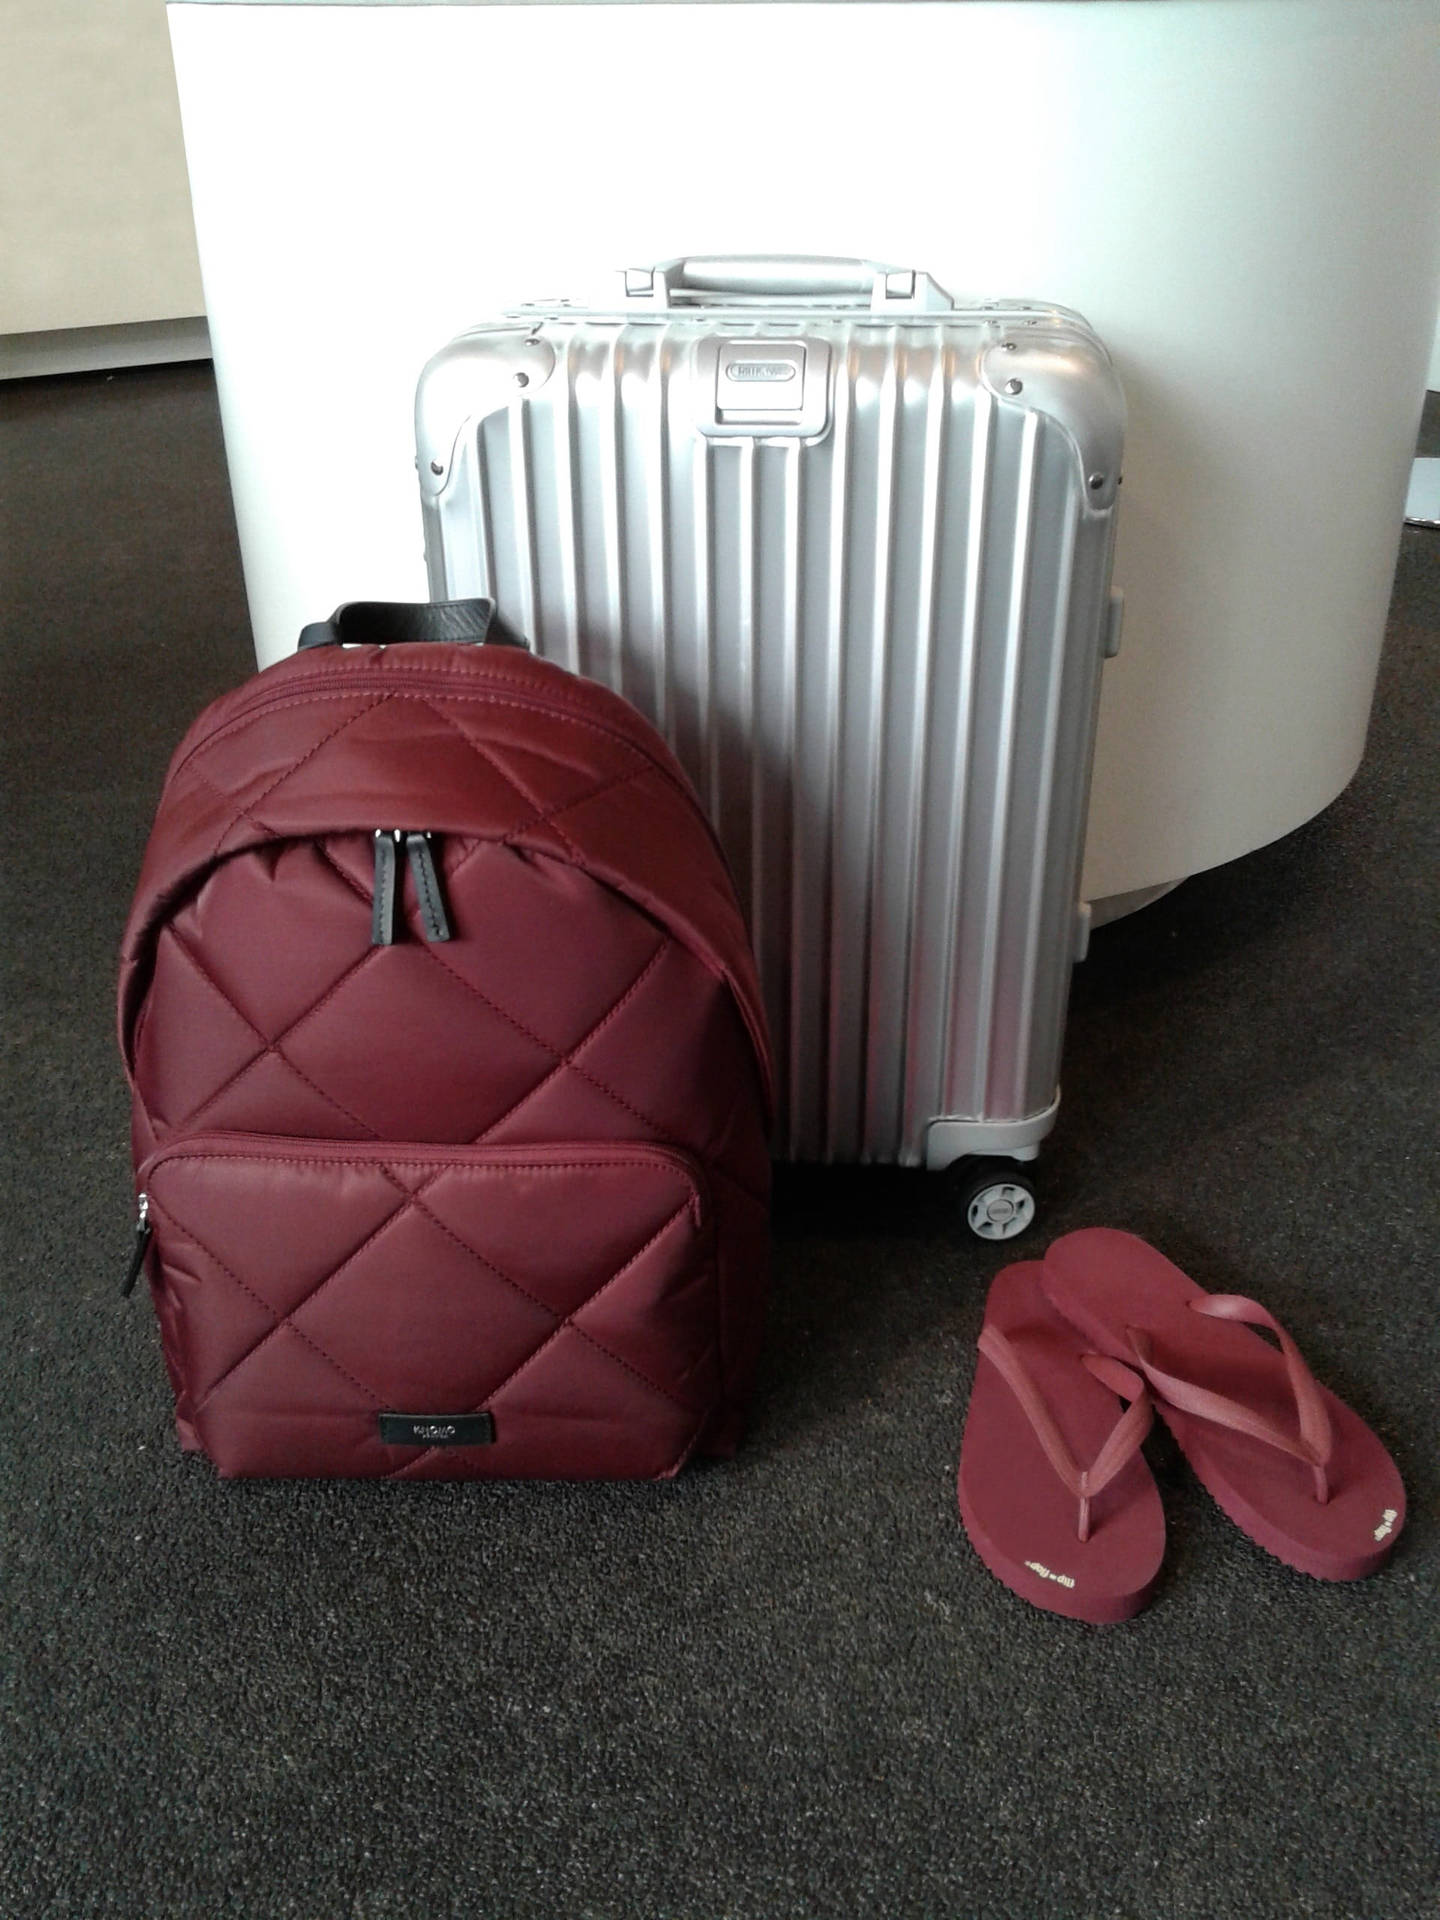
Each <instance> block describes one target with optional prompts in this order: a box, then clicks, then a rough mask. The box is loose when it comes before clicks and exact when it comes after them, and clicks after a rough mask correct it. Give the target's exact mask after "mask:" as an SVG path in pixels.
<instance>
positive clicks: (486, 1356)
mask: <svg viewBox="0 0 1440 1920" xmlns="http://www.w3.org/2000/svg"><path fill="white" fill-rule="evenodd" d="M141 1185H142V1187H143V1189H144V1193H145V1197H146V1217H147V1223H148V1225H149V1226H150V1227H151V1228H152V1229H153V1232H154V1242H153V1251H152V1256H151V1257H152V1260H153V1261H154V1262H155V1268H154V1271H155V1285H156V1291H157V1296H158V1297H157V1306H158V1307H159V1310H160V1314H161V1320H162V1325H163V1326H164V1328H165V1336H166V1350H167V1357H168V1359H169V1362H170V1367H171V1373H172V1378H173V1379H174V1380H175V1382H176V1388H177V1407H178V1411H179V1413H180V1416H181V1424H182V1430H184V1428H186V1427H188V1428H189V1429H190V1430H191V1431H192V1432H193V1434H194V1436H195V1438H196V1439H197V1440H198V1443H199V1445H200V1446H201V1447H203V1449H204V1451H205V1452H206V1453H207V1454H208V1455H209V1456H210V1458H211V1459H212V1460H213V1461H214V1462H215V1464H216V1466H217V1467H218V1468H219V1469H220V1471H221V1473H222V1474H227V1475H232V1474H233V1475H262V1476H269V1477H290V1476H295V1475H325V1476H335V1475H342V1476H357V1475H362V1476H376V1477H388V1478H393V1479H402V1480H403V1479H441V1478H497V1479H500V1478H511V1477H538V1478H551V1479H595V1478H617V1479H619V1478H624V1479H629V1478H654V1477H659V1476H664V1475H668V1474H671V1473H674V1472H676V1471H677V1470H678V1468H679V1467H680V1466H681V1465H682V1464H683V1463H684V1461H685V1459H686V1458H687V1457H688V1455H689V1453H690V1451H691V1450H692V1448H693V1447H694V1445H695V1443H696V1441H697V1440H698V1439H699V1437H700V1434H701V1432H702V1430H703V1428H704V1427H705V1425H706V1422H707V1421H708V1419H709V1418H710V1416H711V1415H712V1413H713V1412H714V1410H715V1407H716V1405H717V1402H718V1400H719V1397H720V1366H719V1351H718V1315H719V1304H718V1297H717V1288H716V1279H715V1261H714V1249H713V1236H712V1229H711V1223H710V1218H709V1209H708V1206H707V1203H706V1197H705V1191H704V1186H703V1179H702V1175H701V1173H700V1171H699V1169H698V1167H697V1166H696V1165H695V1163H694V1162H693V1161H691V1160H690V1159H688V1158H687V1157H686V1156H685V1155H683V1154H680V1153H676V1152H672V1151H670V1150H669V1149H666V1148H663V1147H652V1146H648V1145H644V1144H635V1145H628V1144H624V1145H604V1146H596V1145H594V1144H585V1143H581V1144H574V1145H554V1144H548V1145H546V1146H544V1147H503V1148H490V1147H461V1146H434V1145H429V1144H422V1143H415V1142H395V1143H375V1142H369V1141H338V1140H311V1139H291V1138H283V1137H280V1136H266V1135H250V1134H244V1135H241V1134H229V1135H225V1134H210V1135H204V1134H199V1135H194V1136H191V1137H190V1138H188V1139H183V1140H180V1141H177V1142H176V1143H174V1144H173V1145H170V1146H166V1147H164V1148H162V1149H161V1150H160V1151H159V1152H158V1153H156V1154H154V1155H153V1156H152V1157H151V1159H150V1160H149V1161H148V1162H147V1163H146V1165H145V1167H144V1168H142V1170H141Z"/></svg>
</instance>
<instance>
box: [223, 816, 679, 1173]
mask: <svg viewBox="0 0 1440 1920" xmlns="http://www.w3.org/2000/svg"><path fill="white" fill-rule="evenodd" d="M483 844H485V845H491V844H493V843H492V842H489V841H487V842H484V843H483ZM315 846H316V848H317V850H318V851H319V852H320V853H321V855H322V857H323V858H324V859H325V861H326V863H327V865H328V866H329V867H330V869H331V871H332V872H333V873H336V874H338V875H339V877H340V878H341V879H342V880H343V881H344V882H345V883H346V885H347V886H349V887H351V888H352V889H353V890H354V892H355V893H356V895H357V897H359V898H362V899H363V898H364V896H363V894H362V893H361V891H360V889H359V888H358V887H357V886H356V885H355V880H354V878H353V876H352V875H350V874H348V873H346V872H345V870H344V868H343V867H341V866H339V865H338V864H337V863H336V862H335V861H334V860H333V859H331V858H330V856H329V855H328V854H327V853H326V852H325V849H324V847H323V845H322V844H321V842H319V841H318V840H317V841H316V842H315ZM477 851H478V847H472V848H471V849H470V852H469V853H467V854H466V856H465V858H466V859H467V860H468V859H469V858H470V857H471V854H473V853H475V852H477ZM463 864H464V862H463V861H462V862H457V863H456V866H455V867H454V868H453V869H449V868H447V870H446V872H447V878H450V879H453V878H454V875H455V873H457V872H458V871H459V868H460V866H461V865H463ZM674 944H675V942H674V938H673V936H672V935H670V934H663V935H662V936H661V940H660V944H659V946H658V947H656V949H655V951H654V952H653V953H652V954H651V956H650V958H649V959H648V960H647V961H646V962H645V965H644V966H643V967H642V968H641V969H640V971H639V973H638V974H636V976H635V978H634V979H633V980H632V981H631V982H630V984H629V986H627V987H625V988H623V989H622V990H621V992H620V994H619V996H618V997H617V998H616V999H615V1000H614V1001H612V1003H611V1004H610V1006H609V1007H608V1008H606V1010H605V1011H604V1012H603V1013H601V1014H600V1015H599V1016H598V1018H597V1019H595V1020H594V1021H593V1022H592V1023H591V1025H590V1026H589V1027H588V1028H587V1029H586V1031H585V1032H584V1033H583V1034H581V1036H580V1037H579V1039H578V1040H575V1041H573V1042H572V1043H571V1045H570V1046H569V1047H568V1048H564V1047H558V1046H556V1044H555V1043H554V1041H552V1040H547V1039H545V1038H544V1036H543V1035H541V1034H538V1033H536V1032H534V1030H533V1029H532V1028H530V1027H529V1026H527V1025H526V1023H525V1022H524V1021H523V1020H521V1019H519V1018H518V1017H517V1016H516V1015H515V1014H513V1013H511V1012H510V1011H509V1009H508V1008H506V1007H505V1006H503V1005H502V1004H501V1003H500V1002H499V1001H498V1000H492V999H491V997H490V996H489V994H487V993H486V992H485V991H484V990H483V988H481V987H478V986H476V984H475V982H474V981H473V980H470V979H467V978H466V976H465V975H464V974H462V973H460V972H459V971H457V969H456V968H454V967H452V966H450V965H449V964H448V963H447V961H446V960H445V958H444V956H443V954H441V953H440V952H438V951H437V949H436V947H435V946H434V944H433V943H431V942H428V941H427V942H426V943H425V944H424V947H423V952H424V954H425V957H426V958H427V959H428V960H429V961H430V962H431V964H432V965H433V966H437V967H439V968H440V969H441V971H442V972H444V973H445V974H447V975H448V976H449V978H450V979H452V980H454V981H456V982H457V983H458V984H459V985H460V986H462V987H465V988H468V990H469V991H470V992H471V993H473V994H474V995H475V997H476V998H477V999H478V1000H479V1001H480V1003H481V1004H482V1006H485V1007H488V1008H489V1009H490V1011H491V1012H492V1013H494V1014H498V1015H499V1017H500V1018H501V1019H502V1020H504V1021H506V1022H507V1023H508V1024H509V1025H510V1026H512V1027H514V1028H515V1030H516V1032H517V1033H520V1034H523V1035H524V1037H525V1038H526V1039H527V1040H533V1041H534V1043H535V1045H536V1046H537V1047H540V1048H542V1049H543V1051H544V1052H546V1053H548V1054H550V1055H551V1056H552V1057H553V1058H554V1061H555V1064H554V1066H553V1067H552V1068H551V1069H550V1071H549V1072H548V1073H546V1074H545V1075H544V1077H543V1078H542V1079H539V1080H537V1081H536V1082H535V1084H534V1086H532V1087H529V1088H527V1090H526V1091H525V1092H524V1093H523V1094H521V1095H520V1097H519V1099H518V1100H515V1101H514V1102H512V1104H511V1105H510V1106H509V1107H507V1108H506V1110H505V1112H504V1113H502V1114H500V1115H499V1116H498V1117H497V1118H496V1119H494V1120H492V1121H490V1122H489V1124H488V1125H487V1126H486V1127H484V1128H483V1129H482V1130H481V1132H479V1133H478V1134H476V1135H475V1136H474V1142H473V1143H472V1144H478V1143H479V1142H480V1141H482V1140H486V1139H488V1138H489V1136H490V1135H491V1134H492V1133H494V1132H495V1131H496V1129H497V1128H498V1127H501V1126H503V1125H504V1124H505V1122H506V1121H507V1120H508V1119H510V1118H511V1117H512V1115H514V1114H516V1113H518V1112H519V1110H520V1108H521V1107H523V1106H524V1105H525V1103H526V1101H527V1100H533V1099H534V1098H535V1096H536V1094H538V1093H539V1092H540V1091H541V1089H542V1088H544V1087H548V1086H549V1085H550V1084H551V1082H552V1081H553V1080H554V1079H555V1077H556V1075H557V1074H560V1073H563V1072H565V1070H566V1069H567V1068H568V1069H569V1070H570V1071H571V1072H572V1073H575V1074H577V1075H578V1076H579V1077H580V1079H582V1080H584V1081H586V1082H587V1083H588V1084H589V1085H590V1086H592V1087H594V1089H595V1091H596V1092H597V1093H602V1094H604V1096H605V1098H606V1099H607V1100H613V1101H614V1102H615V1104H616V1106H618V1107H620V1108H622V1109H623V1110H624V1111H625V1112H626V1113H627V1114H628V1115H629V1116H630V1118H631V1119H632V1120H638V1121H639V1122H640V1123H641V1125H642V1126H644V1127H648V1128H649V1130H650V1131H651V1132H652V1133H655V1134H663V1133H664V1131H665V1129H664V1128H663V1127H661V1125H660V1124H659V1122H658V1121H656V1120H653V1119H651V1117H650V1116H649V1114H647V1113H645V1112H643V1111H642V1110H641V1109H640V1108H639V1107H637V1106H636V1105H635V1104H634V1102H633V1101H631V1100H627V1099H626V1097H625V1095H624V1094H623V1093H617V1092H616V1090H615V1089H614V1087H612V1086H610V1085H609V1084H608V1083H607V1082H606V1081H604V1080H602V1079H601V1078H600V1076H599V1075H598V1074H594V1073H591V1072H590V1070H589V1069H588V1068H587V1067H582V1066H580V1065H579V1064H578V1060H577V1056H578V1055H579V1054H582V1053H583V1052H584V1051H585V1049H586V1047H588V1046H589V1045H590V1044H591V1042H592V1041H593V1040H595V1039H596V1038H597V1037H598V1036H599V1035H600V1034H601V1033H602V1032H603V1031H604V1029H605V1028H606V1027H607V1026H608V1025H609V1024H610V1022H611V1021H612V1020H613V1019H614V1018H615V1016H616V1015H617V1014H618V1013H619V1012H620V1011H621V1010H622V1009H623V1008H624V1007H625V1006H626V1004H627V1003H628V1002H629V1001H630V999H631V998H632V997H633V996H634V995H635V994H636V993H638V992H639V990H640V989H641V987H642V986H643V985H644V983H645V981H646V979H647V978H648V977H649V975H650V974H651V973H652V972H653V971H654V970H655V968H656V967H657V966H658V965H659V964H660V962H661V960H663V959H664V957H665V955H666V954H667V953H668V952H669V950H670V948H671V947H672V946H673V945H674ZM217 991H219V989H218V988H217ZM312 1011H313V1009H312ZM304 1017H305V1016H303V1015H302V1018H304ZM248 1024H249V1023H248V1022H247V1025H248ZM295 1024H296V1025H298V1024H299V1023H298V1022H296V1023H295ZM285 1031H286V1033H287V1034H288V1033H290V1032H292V1031H293V1027H287V1028H286V1030H285ZM251 1064H252V1065H253V1064H254V1063H253V1062H251ZM206 1104H207V1105H208V1104H209V1103H208V1102H207V1103H206ZM372 1131H373V1129H372Z"/></svg>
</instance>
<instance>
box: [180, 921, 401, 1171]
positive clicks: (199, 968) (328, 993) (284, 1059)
mask: <svg viewBox="0 0 1440 1920" xmlns="http://www.w3.org/2000/svg"><path fill="white" fill-rule="evenodd" d="M169 933H170V938H171V940H172V941H173V942H174V944H175V948H176V951H177V952H179V953H180V954H182V955H183V956H184V958H185V959H187V960H188V961H189V962H190V964H191V966H192V967H194V969H195V971H196V972H197V973H198V974H199V975H200V977H201V979H202V980H204V982H205V984H206V985H207V986H208V987H210V988H211V990H212V991H213V992H214V993H215V994H216V995H217V996H218V997H219V998H220V999H221V1000H223V1001H224V1002H225V1004H226V1006H227V1007H229V1008H230V1010H231V1012H232V1013H233V1014H234V1015H235V1017H236V1018H237V1019H238V1020H242V1021H244V1023H245V1025H246V1026H247V1027H249V1029H250V1031H251V1032H252V1033H253V1034H254V1035H255V1037H256V1039H257V1040H259V1041H260V1042H261V1043H262V1044H261V1047H260V1051H259V1052H258V1053H257V1054H255V1055H254V1057H253V1058H252V1059H249V1060H247V1061H246V1062H245V1064H244V1066H243V1067H241V1068H240V1069H239V1071H238V1072H236V1073H232V1074H231V1075H230V1077H229V1079H228V1080H226V1081H225V1082H224V1083H223V1084H222V1085H221V1086H218V1087H216V1088H215V1089H214V1090H213V1092H211V1093H209V1094H207V1095H206V1097H205V1098H204V1099H203V1100H202V1101H201V1102H200V1104H199V1106H198V1107H193V1108H192V1109H191V1111H190V1112H189V1113H188V1114H187V1115H186V1116H185V1118H184V1119H183V1120H180V1121H177V1122H176V1123H175V1125H174V1126H173V1127H172V1128H171V1129H170V1131H171V1132H172V1133H178V1132H180V1131H181V1129H182V1128H183V1129H185V1130H187V1131H191V1130H193V1129H194V1126H195V1122H196V1120H197V1119H198V1118H199V1116H200V1115H201V1114H202V1113H204V1111H205V1109H206V1108H207V1107H213V1106H214V1104H215V1102H216V1101H217V1100H218V1099H219V1098H220V1097H221V1095H222V1094H225V1093H228V1092H229V1091H230V1089H231V1088H232V1087H234V1086H236V1085H237V1084H238V1083H239V1082H240V1081H241V1080H243V1079H244V1078H245V1075H246V1074H247V1073H250V1072H251V1071H253V1069H254V1068H256V1067H257V1066H259V1064H260V1062H261V1061H262V1060H265V1059H268V1058H269V1057H270V1056H271V1055H272V1054H273V1055H274V1057H275V1058H276V1059H277V1060H278V1061H279V1062H280V1064H281V1065H282V1066H284V1067H288V1068H289V1070H290V1072H291V1073H293V1074H294V1075H295V1078H296V1079H297V1080H301V1081H303V1082H304V1084H305V1085H306V1086H307V1087H309V1089H310V1091H311V1092H312V1093H315V1094H318V1095H319V1096H320V1098H321V1099H322V1100H324V1101H325V1102H326V1104H327V1105H329V1106H332V1107H334V1109H335V1111H336V1112H337V1113H343V1114H344V1116H345V1118H346V1119H347V1120H350V1121H352V1122H353V1123H354V1124H355V1125H356V1126H357V1127H360V1128H363V1130H364V1131H365V1132H366V1133H368V1134H369V1135H370V1137H371V1138H372V1139H379V1137H380V1136H379V1134H378V1133H377V1132H376V1130H375V1128H374V1127H372V1126H370V1125H369V1124H368V1122H366V1121H364V1120H362V1119H361V1118H360V1116H359V1114H358V1113H351V1112H350V1110H349V1108H348V1107H346V1106H344V1105H342V1103H341V1102H340V1101H339V1100H337V1099H336V1098H335V1097H334V1095H333V1094H330V1093H327V1092H326V1091H325V1089H324V1087H322V1086H320V1085H318V1084H317V1083H316V1082H315V1081H314V1080H312V1079H311V1078H310V1076H309V1074H308V1073H305V1072H304V1071H303V1070H302V1069H301V1068H300V1067H297V1066H296V1064H295V1062H294V1061H293V1060H292V1059H291V1058H290V1057H289V1055H288V1054H287V1053H286V1052H285V1050H284V1048H283V1047H282V1046H281V1044H280V1042H281V1041H282V1040H288V1039H289V1037H290V1035H291V1034H292V1033H294V1032H295V1030H296V1029H297V1028H298V1027H301V1026H303V1025H304V1024H305V1022H306V1021H307V1020H308V1019H310V1018H311V1016H312V1015H313V1014H316V1013H318V1012H319V1011H320V1009H321V1008H322V1007H323V1006H325V1005H327V1004H328V1002H329V1001H330V1000H331V999H332V998H333V997H334V996H335V994H336V993H338V992H339V991H340V989H341V988H342V987H343V986H344V985H345V983H346V982H347V981H348V980H350V979H352V978H353V977H354V975H355V974H357V973H358V972H359V971H360V969H361V968H362V967H363V966H365V965H366V964H367V963H368V961H369V960H370V959H371V957H372V954H373V953H374V952H375V951H376V950H375V949H370V950H368V951H367V952H365V953H363V954H361V956H360V958H359V959H358V960H357V961H355V962H354V964H353V965H351V966H348V967H347V968H346V969H345V971H344V973H342V974H341V975H340V977H339V979H338V980H335V981H333V982H332V983H331V985H330V986H329V987H327V988H326V989H325V991H324V992H323V993H322V994H321V995H320V996H319V998H318V999H316V1000H314V1001H312V1002H311V1004H310V1005H309V1006H308V1007H306V1009H305V1011H304V1012H303V1013H302V1014H300V1015H299V1016H298V1018H296V1019H294V1020H292V1021H291V1022H290V1024H289V1025H288V1026H287V1027H283V1028H282V1029H281V1031H280V1032H279V1034H278V1035H277V1036H276V1037H275V1038H274V1039H273V1040H271V1039H268V1038H267V1037H266V1035H265V1034H263V1033H261V1031H260V1029H259V1028H258V1027H257V1026H256V1025H255V1023H254V1021H253V1020H250V1019H248V1018H247V1017H246V1015H245V1014H243V1013H242V1012H241V1011H240V1009H239V1007H237V1006H236V1005H235V1002H234V1001H233V1000H232V999H231V997H230V995H229V994H228V993H227V992H226V991H225V989H224V987H222V986H221V984H220V982H219V981H218V980H216V979H215V978H214V976H213V975H212V974H211V973H210V972H209V970H208V969H207V968H206V967H205V966H204V964H203V963H202V961H201V960H200V959H199V957H198V955H196V954H195V953H194V952H193V951H192V949H191V948H190V947H188V946H187V945H186V943H185V942H184V941H183V940H182V939H181V938H180V935H179V934H178V933H177V932H176V930H175V926H174V923H173V922H172V923H171V925H170V928H169Z"/></svg>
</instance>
